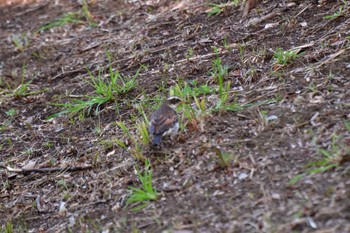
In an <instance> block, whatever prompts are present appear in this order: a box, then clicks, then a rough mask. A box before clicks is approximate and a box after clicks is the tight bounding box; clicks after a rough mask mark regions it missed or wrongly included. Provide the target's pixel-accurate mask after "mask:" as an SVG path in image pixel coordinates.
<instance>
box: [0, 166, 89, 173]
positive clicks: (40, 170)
mask: <svg viewBox="0 0 350 233" xmlns="http://www.w3.org/2000/svg"><path fill="white" fill-rule="evenodd" d="M0 168H4V169H6V170H8V171H10V172H17V173H29V172H36V173H50V172H60V171H70V172H73V171H82V170H87V169H91V168H92V166H91V165H88V166H77V167H72V166H68V167H52V168H31V169H22V168H12V167H9V166H5V165H3V164H0Z"/></svg>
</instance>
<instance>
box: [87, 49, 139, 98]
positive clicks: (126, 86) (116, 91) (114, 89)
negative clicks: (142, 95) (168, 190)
mask: <svg viewBox="0 0 350 233" xmlns="http://www.w3.org/2000/svg"><path fill="white" fill-rule="evenodd" d="M107 57H108V60H109V79H107V80H105V79H103V78H102V75H101V70H99V72H98V75H97V77H95V76H94V75H93V74H92V73H91V72H90V71H89V70H88V73H89V75H90V79H91V81H90V82H89V84H90V85H91V86H93V87H94V88H95V93H96V94H99V95H102V96H105V97H108V100H114V97H115V96H117V95H120V94H124V93H126V92H128V91H130V90H132V89H133V88H135V87H136V84H137V81H136V78H137V77H138V75H139V73H140V70H141V67H140V68H139V69H138V70H137V71H136V74H135V75H134V76H133V77H131V78H129V77H128V80H127V81H125V79H123V77H122V76H121V75H120V73H119V71H118V70H113V68H112V64H111V63H112V62H111V55H110V54H109V52H108V51H107Z"/></svg>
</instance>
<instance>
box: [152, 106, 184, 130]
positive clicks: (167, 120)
mask: <svg viewBox="0 0 350 233" xmlns="http://www.w3.org/2000/svg"><path fill="white" fill-rule="evenodd" d="M154 116H157V117H152V118H153V120H152V122H151V126H150V133H151V134H162V133H164V132H166V131H168V130H169V129H170V128H171V127H173V126H174V124H175V123H176V122H177V115H176V112H175V111H174V110H173V109H172V108H170V107H167V108H166V109H163V110H162V111H161V112H155V113H154Z"/></svg>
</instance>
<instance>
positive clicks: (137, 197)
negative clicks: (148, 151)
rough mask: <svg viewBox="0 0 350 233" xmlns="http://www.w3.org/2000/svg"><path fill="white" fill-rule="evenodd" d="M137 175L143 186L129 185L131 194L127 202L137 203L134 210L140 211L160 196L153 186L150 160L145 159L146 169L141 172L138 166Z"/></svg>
mask: <svg viewBox="0 0 350 233" xmlns="http://www.w3.org/2000/svg"><path fill="white" fill-rule="evenodd" d="M136 171H137V177H138V178H139V181H140V182H141V188H135V187H129V189H130V190H131V194H130V195H129V197H128V199H127V201H126V203H127V205H129V204H131V203H136V207H134V208H133V209H132V210H133V211H138V210H140V209H142V208H144V207H146V206H147V205H148V204H149V202H150V201H155V200H157V199H158V197H159V195H160V194H159V193H158V192H157V191H156V189H155V188H154V187H153V184H152V183H153V178H152V175H153V172H152V169H151V166H150V163H149V161H148V160H146V161H145V171H144V173H143V174H141V172H140V170H139V169H137V168H136Z"/></svg>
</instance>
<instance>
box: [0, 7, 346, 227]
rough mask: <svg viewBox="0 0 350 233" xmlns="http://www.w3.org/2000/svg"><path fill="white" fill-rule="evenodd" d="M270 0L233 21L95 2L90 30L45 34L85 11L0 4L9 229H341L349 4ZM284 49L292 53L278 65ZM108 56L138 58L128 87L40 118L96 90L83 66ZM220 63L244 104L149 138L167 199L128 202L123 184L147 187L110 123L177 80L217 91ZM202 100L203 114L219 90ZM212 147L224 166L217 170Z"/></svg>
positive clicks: (3, 216)
mask: <svg viewBox="0 0 350 233" xmlns="http://www.w3.org/2000/svg"><path fill="white" fill-rule="evenodd" d="M55 2H56V3H57V4H56V3H55ZM279 2H280V1H263V2H262V3H261V4H260V5H259V6H258V8H257V9H256V10H253V11H252V12H251V13H250V14H249V16H248V18H247V19H244V20H242V19H241V8H240V7H239V6H237V7H235V6H232V5H227V6H226V7H225V8H224V9H223V12H221V13H220V14H218V15H214V16H211V17H209V16H208V14H207V11H208V10H209V9H210V8H209V7H208V2H205V1H183V2H175V3H174V2H173V1H166V0H164V1H159V2H158V1H146V2H144V1H140V2H137V1H129V2H125V1H93V2H91V3H90V5H89V11H90V13H91V15H92V17H93V21H94V22H95V25H91V24H89V22H87V21H86V20H85V23H83V24H79V25H71V24H68V25H65V26H62V27H58V28H53V29H49V30H45V31H42V32H38V29H39V28H40V27H41V26H43V25H46V24H47V23H49V22H52V21H53V20H54V19H56V18H57V17H60V16H62V15H63V14H64V13H67V12H77V11H80V10H81V5H79V4H78V3H77V2H75V1H68V0H67V1H41V2H38V3H33V4H31V5H25V6H22V5H11V6H3V7H1V8H0V22H1V27H0V38H1V42H0V49H1V60H0V78H1V82H0V86H1V89H0V93H1V96H0V104H1V106H0V122H1V128H0V130H1V131H0V132H1V135H0V143H1V144H0V156H1V157H0V158H1V161H0V162H1V168H0V176H1V181H2V186H1V187H0V190H1V191H0V200H1V205H0V223H1V225H2V226H3V229H2V231H4V227H5V225H6V224H7V225H9V224H10V223H11V224H13V226H14V229H15V230H14V231H15V232H26V231H31V232H66V231H71V232H102V231H103V232H131V231H135V232H138V231H140V232H350V221H349V220H350V202H349V197H350V189H349V187H350V181H349V174H350V173H349V168H350V164H349V162H348V160H349V145H350V125H348V122H349V116H350V115H349V114H350V111H349V109H350V104H349V101H350V91H349V90H350V79H349V77H350V63H349V61H350V59H349V57H350V52H349V48H350V46H349V40H350V39H349V31H350V23H349V20H350V17H349V9H350V8H349V4H348V3H345V2H343V1H320V3H317V1H297V0H295V1H285V2H284V4H283V3H281V4H278V3H279ZM340 9H341V11H340ZM337 13H338V15H336V14H337ZM325 16H334V17H325ZM214 47H215V48H217V49H218V51H217V53H215V52H214ZM278 48H281V49H282V50H284V51H287V50H292V49H294V50H293V51H296V53H299V55H300V56H299V57H298V58H296V59H295V60H294V61H292V62H290V63H288V64H287V65H285V66H281V65H277V64H276V63H275V60H274V51H277V49H278ZM106 50H108V51H109V53H110V54H111V57H112V58H111V62H112V66H113V68H115V69H118V70H119V71H120V72H121V73H122V74H123V75H125V76H127V75H133V74H135V72H136V71H137V70H138V69H139V67H140V66H141V65H144V67H143V68H142V69H141V71H140V75H139V76H138V77H137V86H136V88H135V89H133V90H132V91H130V92H127V93H125V94H122V95H119V96H117V98H116V99H115V100H114V101H110V102H108V103H106V104H104V105H102V106H100V108H99V110H100V111H99V114H98V115H96V114H86V112H85V114H84V113H78V114H77V115H67V114H65V115H61V116H59V117H56V118H53V119H51V120H48V117H49V116H51V115H52V114H54V113H57V112H60V111H62V110H64V107H60V106H57V105H54V104H53V103H59V104H62V103H69V102H72V101H73V99H81V100H84V99H85V98H86V96H87V95H90V96H91V95H94V92H93V88H92V87H91V86H90V85H89V84H88V82H87V81H88V80H90V76H89V74H88V72H87V68H88V69H89V70H90V71H91V72H92V73H94V74H96V73H97V72H98V70H99V69H103V71H106V70H107V69H108V59H107V56H106ZM217 57H219V58H220V60H221V62H222V63H223V65H225V66H227V67H228V71H229V72H228V75H226V77H225V80H224V81H225V83H227V82H228V81H230V82H231V89H230V93H229V102H228V104H229V105H230V104H231V105H232V106H242V108H238V109H239V110H240V111H238V110H237V108H234V109H233V108H231V110H226V111H220V112H215V111H214V112H212V113H211V114H210V115H209V116H207V117H206V118H205V119H202V118H201V119H199V121H198V123H199V126H198V128H196V127H194V126H195V125H193V124H187V126H186V127H185V128H184V129H183V130H182V131H181V133H180V135H179V138H178V139H177V140H175V141H174V142H170V141H166V142H165V143H164V145H163V148H162V149H161V150H156V149H151V148H148V147H147V148H146V147H145V148H143V153H144V155H145V156H146V157H147V158H148V159H149V160H150V163H151V164H152V168H153V173H154V174H153V179H154V181H153V183H154V185H155V188H156V189H157V190H158V191H159V192H160V193H161V196H160V198H159V199H158V200H157V201H155V202H151V203H150V204H149V205H148V206H147V207H146V208H144V209H142V210H141V211H137V212H135V211H132V210H131V209H132V206H126V203H125V201H126V198H127V196H128V195H129V193H130V191H129V190H128V187H129V186H130V185H131V186H135V187H140V182H139V181H138V179H137V177H136V175H135V166H137V167H139V168H141V170H143V169H142V168H143V167H144V166H143V163H142V162H138V161H137V160H135V158H134V157H133V156H132V155H131V154H130V153H128V152H127V151H125V150H124V149H122V148H120V147H118V145H117V143H116V139H123V134H122V131H121V129H120V128H119V127H117V124H116V122H118V121H123V122H125V124H126V125H127V127H131V128H132V127H134V126H135V120H137V119H142V116H141V114H140V113H139V111H138V110H137V109H136V107H135V106H136V105H141V106H142V107H143V108H144V109H145V111H146V113H147V114H148V115H149V114H150V113H151V111H152V109H154V106H156V105H157V104H158V103H159V102H158V101H159V99H160V98H162V97H166V96H167V95H168V94H169V88H171V87H174V86H175V85H176V84H178V83H181V82H182V83H183V82H187V83H188V84H189V85H190V86H192V87H194V86H196V85H201V84H205V83H208V85H209V86H211V87H212V88H217V82H216V80H214V78H213V77H212V75H211V71H212V67H213V66H212V62H213V60H214V59H216V58H217ZM24 64H25V66H24ZM23 77H24V80H22V79H23ZM29 81H31V82H30V83H29ZM193 81H195V82H193ZM21 83H22V85H21ZM25 84H28V85H27V87H28V88H27V89H25V91H24V92H19V88H20V87H25V86H26V85H25ZM16 88H17V89H16ZM199 98H205V99H206V104H207V108H211V107H213V105H215V102H216V101H217V99H216V98H217V92H215V93H211V94H208V95H207V96H200V97H199ZM233 104H234V105H233ZM132 129H133V128H132ZM132 133H136V131H135V130H132ZM123 140H125V139H123ZM131 146H132V145H131ZM210 148H215V149H216V152H217V151H220V152H221V153H222V154H228V155H230V156H231V160H229V161H228V163H227V164H226V166H222V165H221V164H220V160H219V158H218V155H217V154H216V153H215V150H212V149H210ZM322 152H323V153H322ZM219 154H220V153H219ZM326 156H329V158H326ZM320 161H323V162H324V163H321V162H320ZM34 163H35V164H36V166H35V169H37V170H36V171H34V170H33V169H34V167H33V164H34ZM308 164H309V166H307V165H308ZM67 167H69V169H70V170H69V169H66V170H59V168H67ZM327 167H329V169H326V168H327ZM16 168H17V170H15V169H16ZM20 168H27V169H28V168H29V169H32V172H28V171H27V172H26V171H23V170H20ZM56 168H58V170H59V171H52V170H55V169H56ZM45 169H46V170H45ZM50 169H51V171H50ZM323 170H325V171H323ZM297 178H300V179H299V180H297Z"/></svg>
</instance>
